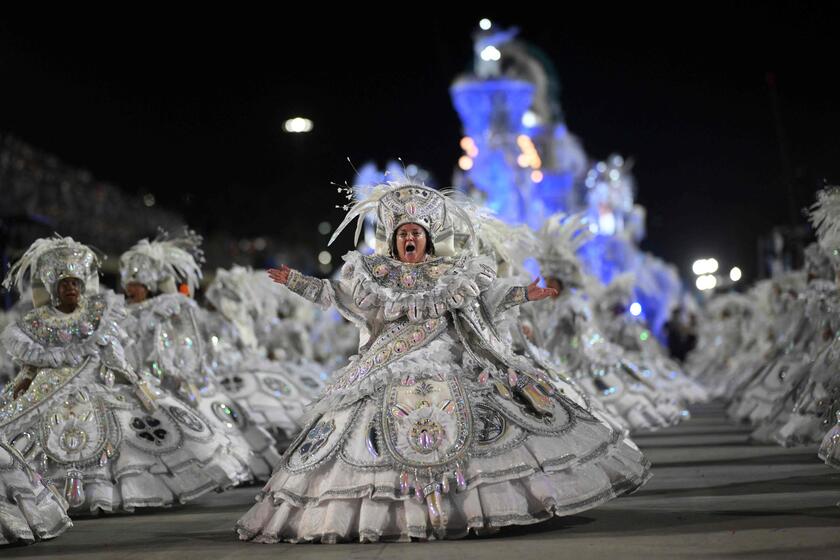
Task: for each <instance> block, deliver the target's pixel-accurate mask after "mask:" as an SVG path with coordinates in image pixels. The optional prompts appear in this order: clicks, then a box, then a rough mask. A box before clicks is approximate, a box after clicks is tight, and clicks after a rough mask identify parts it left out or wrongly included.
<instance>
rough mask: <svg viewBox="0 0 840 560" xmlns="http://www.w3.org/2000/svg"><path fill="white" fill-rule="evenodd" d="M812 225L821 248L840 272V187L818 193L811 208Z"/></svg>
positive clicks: (827, 188) (829, 188)
mask: <svg viewBox="0 0 840 560" xmlns="http://www.w3.org/2000/svg"><path fill="white" fill-rule="evenodd" d="M811 223H812V224H813V225H814V228H815V229H816V230H817V241H819V244H820V247H822V249H823V251H825V253H826V255H828V257H829V258H830V259H831V262H832V263H833V264H834V268H835V270H840V187H838V186H832V187H826V188H824V189H823V190H821V191H820V192H818V193H817V202H815V203H814V205H813V206H811Z"/></svg>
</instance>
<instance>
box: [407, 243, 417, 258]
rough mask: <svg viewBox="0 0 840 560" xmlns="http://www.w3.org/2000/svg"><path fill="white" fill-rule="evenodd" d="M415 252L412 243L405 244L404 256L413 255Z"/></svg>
mask: <svg viewBox="0 0 840 560" xmlns="http://www.w3.org/2000/svg"><path fill="white" fill-rule="evenodd" d="M416 250H417V247H415V246H414V243H406V244H405V254H406V255H412V254H414V251H416Z"/></svg>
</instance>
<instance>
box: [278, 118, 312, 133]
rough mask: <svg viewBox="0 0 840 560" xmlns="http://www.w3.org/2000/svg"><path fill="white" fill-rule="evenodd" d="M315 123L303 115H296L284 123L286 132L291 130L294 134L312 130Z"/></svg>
mask: <svg viewBox="0 0 840 560" xmlns="http://www.w3.org/2000/svg"><path fill="white" fill-rule="evenodd" d="M312 127H313V123H312V121H311V120H309V119H305V118H303V117H295V118H293V119H289V120H287V121H286V122H285V123H283V129H284V130H285V131H286V132H291V133H293V134H300V133H303V132H310V131H311V130H312Z"/></svg>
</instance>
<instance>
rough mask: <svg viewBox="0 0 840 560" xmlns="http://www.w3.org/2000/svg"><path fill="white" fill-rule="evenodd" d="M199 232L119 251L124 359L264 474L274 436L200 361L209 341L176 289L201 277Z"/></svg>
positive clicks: (270, 464)
mask: <svg viewBox="0 0 840 560" xmlns="http://www.w3.org/2000/svg"><path fill="white" fill-rule="evenodd" d="M200 243H201V238H200V237H199V236H198V235H196V234H195V233H193V232H190V231H186V232H184V235H182V236H180V237H175V238H172V239H170V238H169V237H168V236H167V235H165V234H162V235H161V236H159V237H158V238H157V239H154V240H153V241H148V240H146V239H143V240H141V241H140V242H139V243H137V244H136V245H135V246H134V247H132V248H131V249H129V250H128V251H126V252H125V253H123V255H122V256H121V257H120V280H121V283H122V287H123V290H124V291H125V294H126V299H127V303H128V306H127V310H128V317H127V318H126V321H125V322H124V323H123V326H124V327H125V330H126V331H127V333H128V335H129V338H130V339H131V340H132V343H131V344H130V345H129V346H128V347H127V348H126V358H127V359H128V362H129V364H130V365H131V366H132V367H133V368H134V369H135V370H136V371H143V372H147V373H148V374H149V377H150V378H152V379H155V380H156V381H157V382H159V383H160V384H161V385H162V386H163V387H165V388H167V389H168V390H170V391H171V392H172V394H174V395H175V396H176V397H178V398H179V399H180V400H181V402H183V403H185V404H187V405H189V406H190V408H191V409H192V410H193V412H196V413H198V414H199V415H200V416H201V417H202V419H203V420H204V421H205V422H207V423H209V424H210V425H211V427H212V428H213V429H214V430H215V431H217V432H220V433H224V434H226V435H227V437H228V439H229V440H230V442H231V445H232V446H233V447H235V448H236V449H237V453H238V454H239V455H242V456H244V457H248V466H249V467H250V471H251V474H252V475H253V476H254V478H256V479H257V480H268V477H269V476H271V472H272V470H273V469H274V466H275V465H277V463H278V462H279V461H280V455H279V453H278V452H277V451H276V450H275V448H274V446H275V442H274V438H273V437H272V436H271V434H269V433H268V432H267V431H266V430H265V429H263V428H262V427H260V426H258V425H256V424H255V423H253V422H252V421H250V419H249V418H248V416H247V415H246V414H244V413H243V411H242V410H241V408H240V407H238V406H237V404H236V403H235V402H234V401H233V400H232V399H231V398H230V396H229V395H228V394H227V393H226V391H225V389H224V388H223V387H222V385H221V383H220V382H219V380H217V379H216V377H215V375H213V373H212V372H211V371H210V369H209V368H208V367H207V362H208V359H209V352H208V348H209V346H210V345H209V344H208V341H205V340H204V335H203V333H202V330H201V328H200V325H199V320H200V319H199V313H198V311H199V309H198V305H197V304H196V303H195V300H194V299H192V298H191V297H188V296H186V295H184V294H182V293H180V292H179V290H178V289H177V283H178V282H180V281H183V282H184V283H185V285H186V286H187V287H188V288H189V290H190V293H193V294H194V293H195V290H196V288H197V287H198V283H199V281H200V280H201V276H202V274H201V268H200V266H199V262H198V261H200V260H203V253H202V252H201V249H200Z"/></svg>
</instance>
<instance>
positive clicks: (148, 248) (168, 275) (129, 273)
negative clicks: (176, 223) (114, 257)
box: [120, 228, 204, 294]
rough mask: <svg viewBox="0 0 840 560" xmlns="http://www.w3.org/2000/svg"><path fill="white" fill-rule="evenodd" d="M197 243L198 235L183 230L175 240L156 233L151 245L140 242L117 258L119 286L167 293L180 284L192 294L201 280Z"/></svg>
mask: <svg viewBox="0 0 840 560" xmlns="http://www.w3.org/2000/svg"><path fill="white" fill-rule="evenodd" d="M201 242H202V237H201V236H200V235H198V234H197V233H196V232H194V231H192V230H189V229H186V228H185V229H184V232H183V234H182V235H181V236H179V237H170V236H169V234H168V233H166V232H165V231H160V232H159V233H158V235H157V237H155V239H154V240H152V241H149V240H148V239H142V240H141V241H139V242H138V243H137V244H136V245H134V247H132V248H131V249H129V250H128V251H126V252H125V253H123V254H122V256H121V257H120V281H121V283H122V285H123V286H125V285H126V284H128V283H130V282H139V283H140V284H143V285H144V286H146V287H147V288H149V289H150V290H153V291H162V292H168V291H171V290H173V289H174V288H175V283H176V282H179V281H180V282H185V283H186V284H187V285H188V286H189V287H190V293H193V294H194V293H195V290H196V288H198V286H199V284H200V283H201V278H202V272H201V264H202V263H203V262H204V252H203V251H202V249H201Z"/></svg>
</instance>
